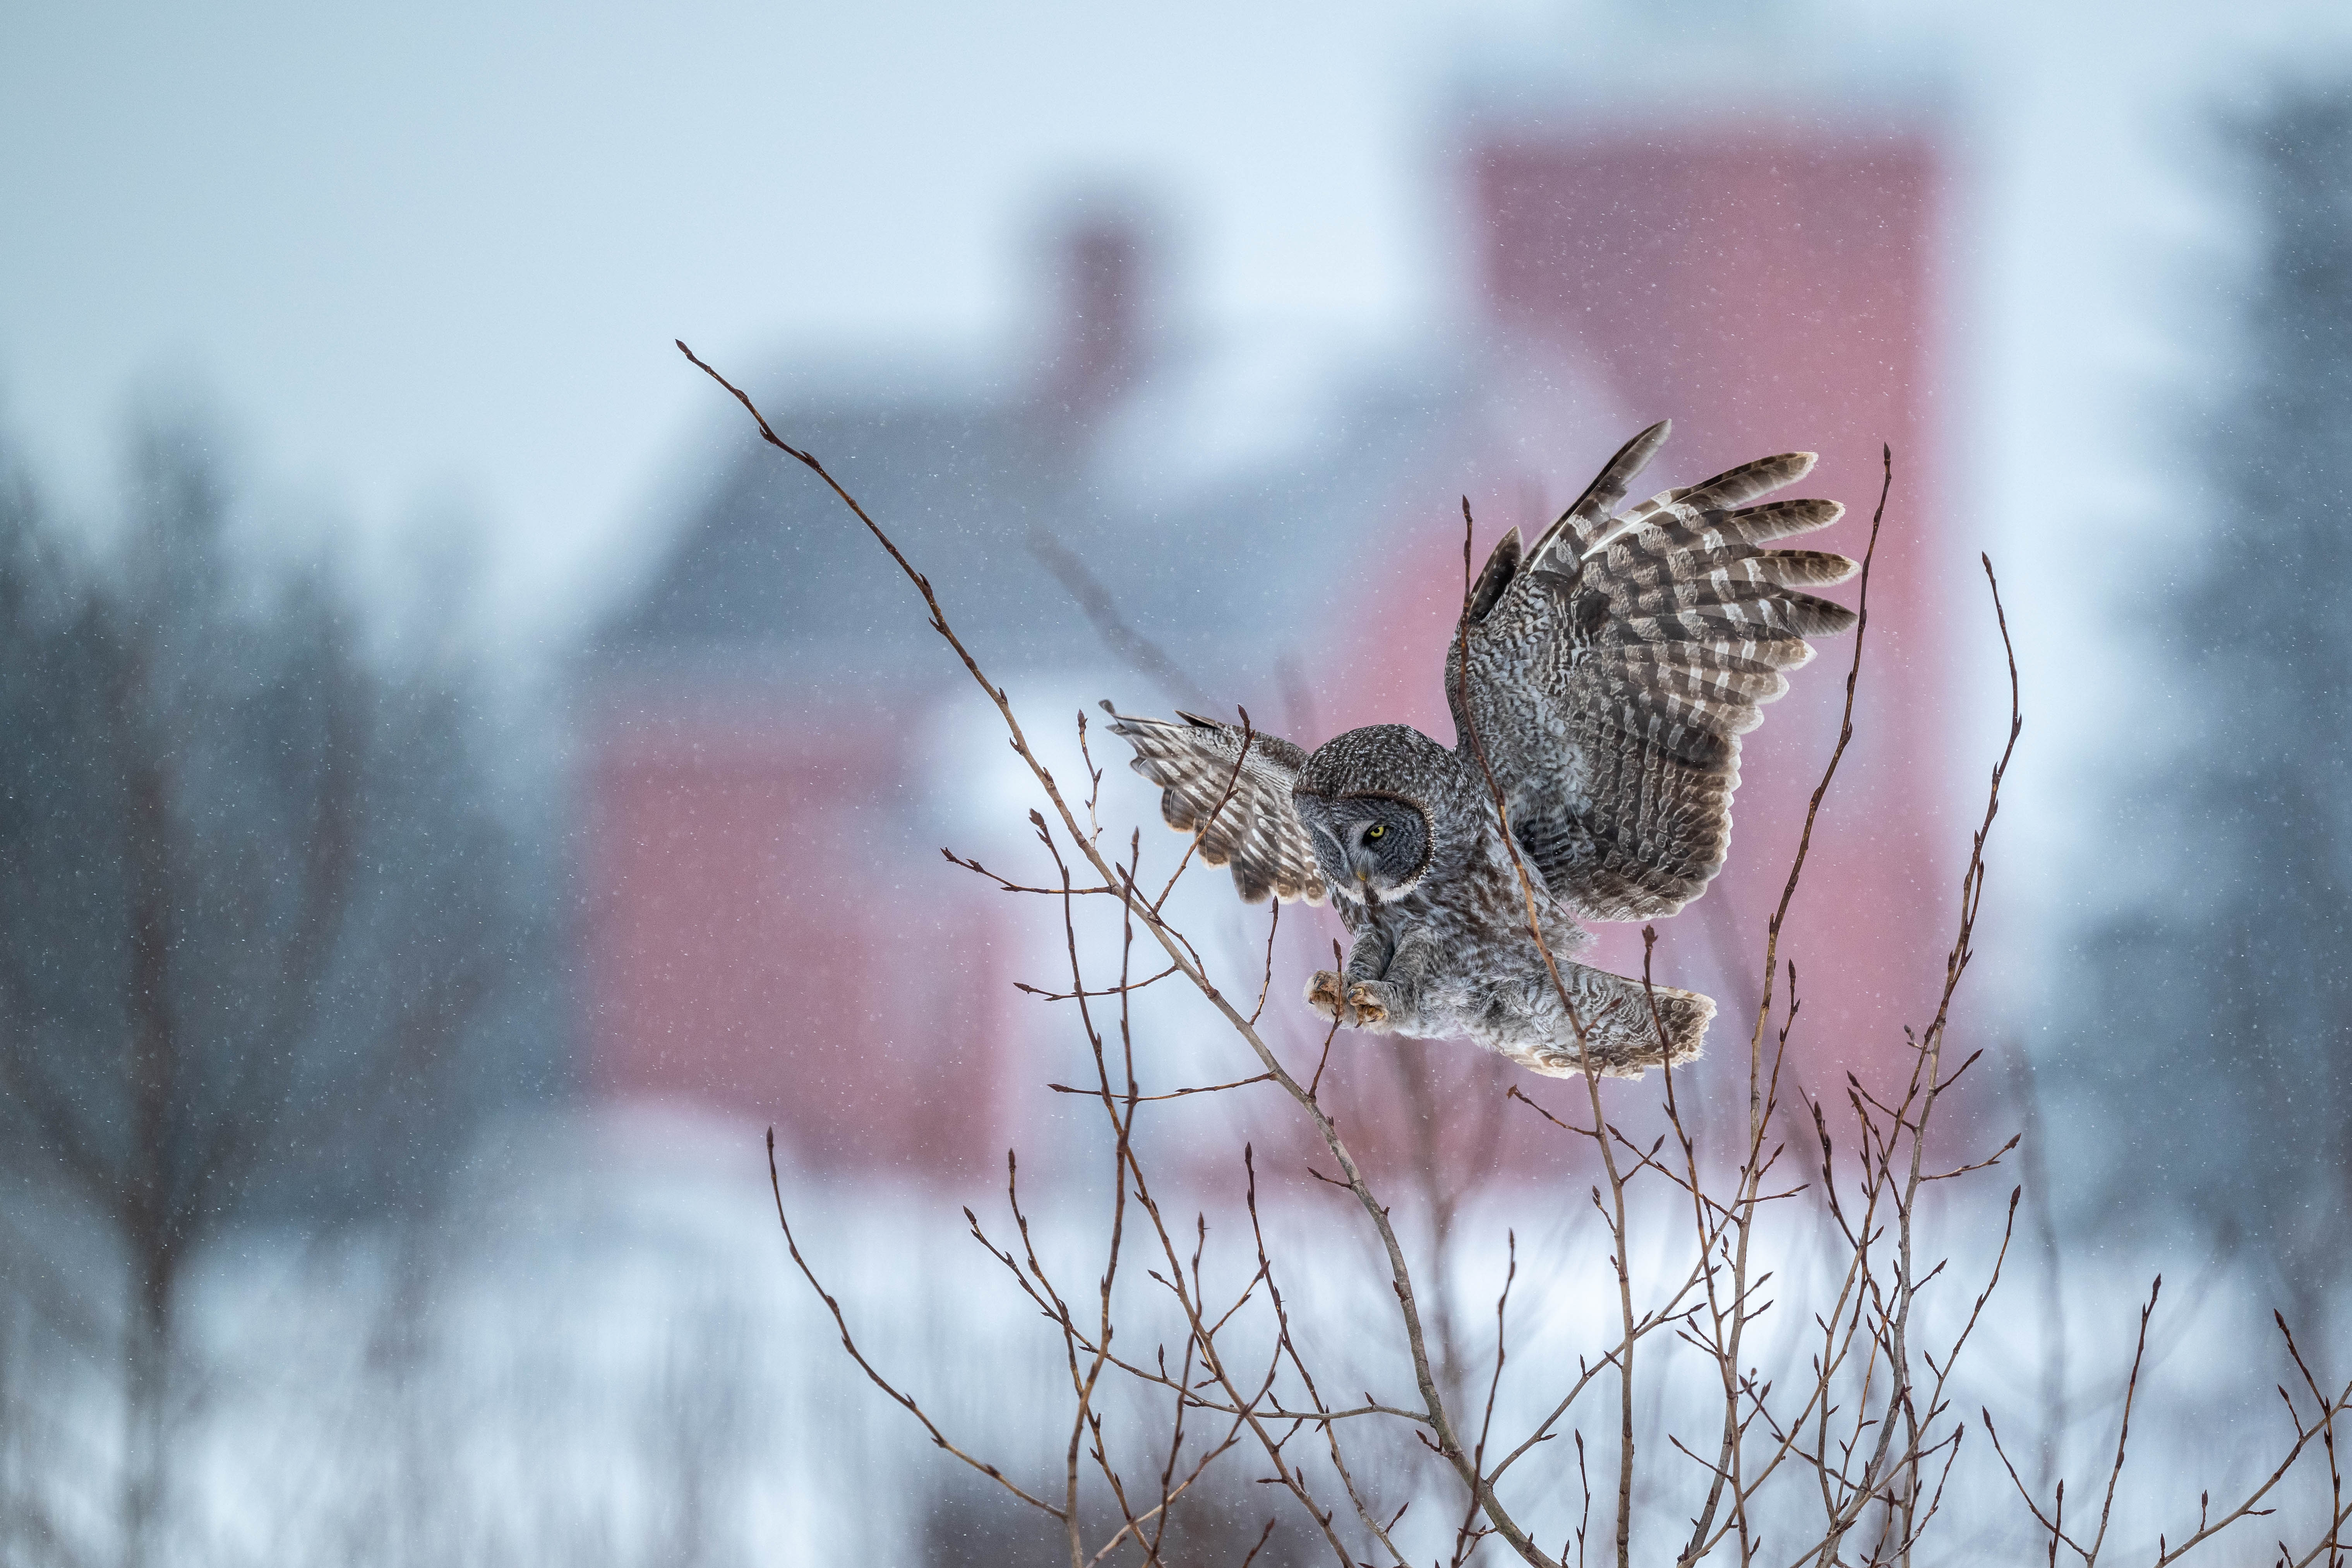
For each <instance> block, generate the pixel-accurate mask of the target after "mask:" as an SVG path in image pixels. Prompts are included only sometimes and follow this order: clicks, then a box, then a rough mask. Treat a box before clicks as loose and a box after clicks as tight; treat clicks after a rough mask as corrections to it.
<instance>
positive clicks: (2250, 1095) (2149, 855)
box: [2067, 89, 2352, 1333]
mask: <svg viewBox="0 0 2352 1568" xmlns="http://www.w3.org/2000/svg"><path fill="white" fill-rule="evenodd" d="M2232 151H2233V153H2235V154H2236V157H2235V160H2234V164H2233V167H2234V169H2235V171H2236V172H2237V173H2238V174H2240V175H2241V176H2242V179H2241V182H2240V183H2239V184H2238V191H2239V193H2240V194H2242V195H2243V196H2244V197H2245V198H2246V199H2247V203H2248V206H2249V207H2250V209H2251V210H2250V211H2249V212H2248V214H2247V216H2248V218H2249V219H2250V223H2251V227H2252V233H2253V235H2254V236H2255V247H2256V248H2255V250H2254V252H2253V257H2252V273H2251V276H2250V277H2249V278H2248V279H2247V284H2246V286H2245V287H2244V288H2243V289H2242V290H2240V292H2239V299H2240V300H2241V301H2242V310H2243V318H2242V326H2241V336H2240V337H2239V339H2238V342H2237V345H2236V348H2237V354H2238V356H2239V361H2238V363H2237V364H2236V365H2235V366H2234V367H2232V368H2231V372H2230V373H2228V374H2226V375H2225V378H2224V384H2225V385H2226V386H2227V387H2228V389H2229V390H2228V391H2227V394H2226V395H2225V397H2224V399H2223V401H2222V403H2221V406H2220V417H2219V419H2218V420H2217V422H2216V423H2215V425H2214V426H2213V428H2212V430H2211V433H2210V438H2209V445H2208V447H2207V461H2206V472H2207V476H2208V479H2209V480H2210V493H2211V495H2212V497H2213V499H2214V500H2215V501H2217V502H2218V503H2219V514H2218V515H2217V516H2213V517H2211V518H2210V520H2209V521H2207V522H2206V523H2205V524H2204V525H2203V526H2201V527H2200V533H2201V534H2203V535H2204V536H2205V539H2206V542H2207V544H2208V548H2209V552H2208V553H2205V554H2204V555H2203V557H2202V559H2201V560H2199V559H2192V560H2190V561H2189V562H2187V563H2184V567H2185V581H2183V580H2182V579H2180V578H2174V577H2172V575H2171V574H2170V573H2169V572H2168V570H2167V566H2166V563H2163V562H2161V561H2159V562H2158V563H2157V572H2158V580H2157V581H2156V582H2153V583H2150V584H2143V585H2142V588H2141V592H2142V593H2144V594H2160V595H2162V597H2161V599H2160V600H2156V601H2153V602H2147V603H2144V604H2143V605H2141V606H2140V607H2141V608H2142V610H2143V611H2144V613H2145V615H2146V616H2147V623H2148V624H2153V625H2156V626H2163V627H2166V628H2167V629H2168V635H2169V636H2170V637H2172V638H2174V639H2175V642H2174V646H2173V647H2172V648H2171V650H2170V657H2169V658H2168V659H2167V660H2166V662H2167V663H2168V664H2169V665H2171V666H2172V667H2173V668H2174V669H2175V670H2177V671H2178V672H2179V680H2178V681H2177V682H2176V683H2151V687H2150V689H2149V691H2148V692H2147V694H2146V697H2147V700H2151V701H2154V700H2159V699H2160V700H2163V701H2165V702H2166V703H2167V705H2168V706H2171V705H2173V704H2176V703H2177V704H2178V705H2179V710H2180V711H2181V712H2182V713H2183V714H2184V715H2185V721H2184V725H2183V728H2182V730H2181V731H2180V732H2179V734H2178V735H2177V736H2176V737H2175V740H2176V741H2177V742H2178V744H2177V746H2176V747H2175V748H2173V749H2172V750H2171V751H2170V752H2169V753H2168V757H2167V761H2166V763H2165V765H2164V766H2163V768H2162V769H2161V770H2160V771H2159V772H2158V775H2157V777H2156V778H2155V779H2154V780H2153V781H2151V782H2150V783H2149V784H2147V786H2146V787H2145V788H2144V789H2143V790H2142V791H2141V793H2140V794H2139V795H2138V796H2137V798H2136V799H2135V800H2134V801H2132V802H2131V803H2130V805H2131V809H2130V810H2129V811H2127V812H2126V816H2125V820H2124V823H2123V825H2122V826H2123V827H2124V829H2125V831H2126V833H2127V834H2128V836H2129V837H2128V847H2121V846H2110V847H2111V848H2115V849H2117V850H2118V851H2119V852H2117V853H2115V854H2114V855H2113V856H2112V858H2111V859H2110V860H2109V864H2111V865H2117V866H2127V867H2147V866H2155V867H2158V868H2161V876H2160V879H2159V880H2158V882H2157V884H2156V886H2157V888H2158V889H2159V890H2158V893H2157V894H2156V896H2155V897H2154V899H2153V900H2151V901H2150V903H2149V904H2148V905H2147V907H2146V908H2145V909H2143V910H2139V911H2137V912H2136V913H2134V914H2132V915H2131V916H2130V917H2129V918H2127V919H2126V920H2123V921H2116V922H2114V923H2111V924H2109V925H2108V926H2106V927H2105V929H2104V930H2103V931H2100V932H2098V933H2097V934H2096V936H2095V939H2094V941H2093V942H2092V943H2091V945H2090V949H2089V956H2090V958H2091V960H2092V966H2093V969H2094V972H2095V985H2094V986H2093V987H2091V988H2090V991H2089V993H2088V994H2089V995H2090V996H2092V997H2093V998H2094V999H2095V1004H2096V1011H2095V1022H2094V1023H2093V1024H2092V1026H2090V1027H2089V1028H2087V1029H2086V1030H2085V1031H2084V1046H2085V1047H2089V1048H2085V1049H2082V1050H2079V1051H2077V1052H2076V1053H2075V1054H2074V1059H2072V1060H2070V1061H2069V1063H2068V1064H2067V1065H2068V1069H2069V1076H2070V1077H2073V1076H2078V1077H2079V1078H2080V1079H2082V1080H2083V1081H2084V1087H2085V1088H2087V1089H2090V1090H2091V1091H2092V1092H2093V1094H2094V1095H2095V1099H2096V1100H2098V1101H2099V1102H2100V1103H2102V1104H2103V1105H2104V1106H2105V1107H2106V1108H2107V1111H2108V1113H2112V1112H2113V1111H2114V1110H2118V1109H2119V1110H2123V1111H2124V1112H2125V1114H2124V1115H2123V1116H2121V1117H2120V1118H2117V1119H2116V1122H2115V1124H2116V1125H2117V1126H2118V1127H2119V1128H2121V1129H2123V1130H2124V1131H2123V1132H2122V1134H2121V1135H2122V1136H2123V1137H2125V1138H2126V1139H2128V1140H2130V1141H2132V1143H2133V1147H2132V1149H2131V1151H2130V1153H2129V1157H2128V1158H2127V1159H2126V1161H2125V1162H2124V1163H2123V1167H2122V1168H2123V1171H2124V1173H2125V1174H2126V1184H2125V1190H2128V1191H2129V1192H2130V1193H2131V1194H2133V1196H2134V1200H2135V1201H2136V1202H2138V1201H2144V1199H2145V1197H2146V1196H2147V1194H2149V1193H2150V1192H2151V1191H2169V1192H2170V1193H2172V1194H2176V1195H2179V1196H2180V1197H2181V1198H2183V1199H2184V1200H2185V1201H2186V1203H2187V1204H2188V1205H2189V1206H2190V1207H2191V1208H2192V1209H2193V1210H2194V1212H2196V1213H2197V1214H2198V1215H2200V1216H2201V1217H2202V1218H2203V1219H2204V1220H2205V1221H2206V1222H2208V1224H2209V1225H2210V1226H2212V1227H2213V1228H2214V1229H2215V1230H2217V1231H2218V1232H2219V1233H2221V1235H2223V1236H2225V1237H2226V1236H2230V1235H2236V1236H2238V1237H2241V1238H2242V1239H2244V1240H2245V1241H2247V1242H2249V1243H2251V1244H2255V1245H2256V1246H2257V1247H2258V1250H2259V1252H2260V1253H2261V1254H2262V1255H2263V1256H2266V1257H2268V1258H2272V1259H2273V1260H2274V1261H2275V1262H2276V1264H2277V1266H2278V1268H2279V1270H2280V1273H2281V1276H2282V1279H2281V1283H2282V1284H2283V1285H2284V1287H2285V1288H2286V1289H2287V1292H2288V1294H2289V1296H2290V1298H2291V1299H2292V1300H2294V1301H2295V1302H2296V1303H2297V1307H2298V1309H2299V1310H2297V1311H2296V1314H2295V1315H2296V1316H2297V1317H2298V1318H2299V1322H2298V1328H2305V1327H2307V1328H2308V1329H2309V1330H2310V1331H2312V1332H2315V1333H2316V1332H2319V1331H2322V1330H2323V1329H2324V1326H2325V1321H2326V1314H2325V1313H2324V1312H2323V1311H2322V1310H2319V1308H2320V1306H2321V1304H2322V1302H2323V1301H2324V1300H2326V1296H2327V1294H2328V1293H2329V1292H2330V1291H2331V1289H2333V1287H2334V1286H2335V1285H2336V1283H2337V1282H2339V1281H2340V1279H2341V1278H2342V1276H2343V1274H2344V1272H2345V1270H2346V1268H2347V1263H2352V1219H2347V1215H2352V963H2347V961H2346V952H2347V942H2352V773H2347V746H2352V680H2347V678H2346V665H2345V659H2346V650H2347V647H2352V501H2347V494H2352V492H2347V485H2346V476H2347V474H2352V92H2347V91H2346V90H2344V89H2336V90H2334V91H2330V92H2326V93H2324V94H2315V95H2306V96H2299V97H2287V98H2284V99H2282V100H2279V101H2278V102H2277V103H2275V104H2274V105H2273V107H2272V108H2270V109H2269V110H2267V111H2266V112H2264V113H2263V115H2261V116H2260V117H2259V118H2257V119H2255V120H2253V121H2248V122H2246V123H2245V124H2244V125H2243V126H2242V128H2241V130H2240V133H2239V135H2238V137H2237V138H2236V142H2235V145H2234V147H2233V148H2232ZM2151 728H2152V729H2153V728H2157V726H2153V725H2152V726H2151Z"/></svg>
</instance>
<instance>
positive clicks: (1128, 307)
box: [1040, 211, 1148, 424]
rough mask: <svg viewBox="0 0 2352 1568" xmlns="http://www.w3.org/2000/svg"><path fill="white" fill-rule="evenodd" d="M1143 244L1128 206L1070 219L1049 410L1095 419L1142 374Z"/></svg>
mask: <svg viewBox="0 0 2352 1568" xmlns="http://www.w3.org/2000/svg"><path fill="white" fill-rule="evenodd" d="M1143 247H1144V242H1143V232H1142V225H1141V224H1140V223H1139V222H1138V221H1137V220H1136V219H1135V217H1134V216H1131V215H1129V214H1125V213H1112V214H1105V213H1101V212H1087V211H1080V212H1079V213H1077V214H1076V215H1074V216H1073V218H1072V219H1071V220H1070V221H1069V222H1067V223H1066V224H1065V226H1063V228H1062V230H1061V233H1060V235H1059V237H1058V238H1057V240H1056V243H1055V258H1054V270H1055V278H1054V284H1055V314H1054V321H1053V324H1052V327H1051V333H1052V336H1051V339H1050V341H1049V344H1048V349H1047V354H1048V357H1047V360H1046V363H1045V374H1044V377H1043V386H1042V387H1041V389H1040V390H1041V393H1042V395H1043V401H1044V402H1045V412H1046V413H1047V414H1048V415H1049V416H1053V417H1057V418H1063V419H1067V420H1071V421H1073V422H1075V423H1078V424H1088V423H1091V422H1092V421H1093V420H1094V419H1095V418H1096V417H1097V416H1099V415H1100V414H1101V413H1102V412H1103V411H1104V410H1105V409H1106V408H1107V407H1108V406H1109V405H1111V404H1112V403H1114V402H1116V401H1117V400H1118V397H1119V395H1121V394H1123V393H1125V392H1126V391H1128V390H1129V388H1130V387H1132V386H1133V385H1134V384H1136V382H1137V381H1138V380H1139V379H1140V377H1141V374H1142V372H1143V361H1144V343H1143V340H1144V331H1145V304H1146V301H1145V298H1144V291H1145V289H1146V288H1147V287H1148V280H1147V279H1146V278H1145V276H1144V273H1145V265H1146V264H1145V258H1144V255H1143Z"/></svg>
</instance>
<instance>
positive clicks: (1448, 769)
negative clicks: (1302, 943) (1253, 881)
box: [1290, 724, 1477, 905]
mask: <svg viewBox="0 0 2352 1568" xmlns="http://www.w3.org/2000/svg"><path fill="white" fill-rule="evenodd" d="M1459 773H1460V763H1457V762H1456V761H1455V760H1454V755H1453V753H1452V752H1448V751H1447V750H1445V748H1444V747H1443V746H1440V745H1439V744H1438V743H1437V742H1434V741H1433V740H1431V739H1430V738H1429V737H1428V736H1426V735H1424V734H1423V733H1422V732H1421V731H1418V730H1414V729H1412V728H1410V727H1408V726H1406V725H1403V724H1374V725H1370V726H1369V727H1367V728H1365V729H1361V730H1350V731H1348V732H1347V733H1346V734H1344V735H1339V736H1336V737H1334V738H1333V739H1331V740H1329V741H1327V742H1324V743H1323V744H1322V745H1320V746H1318V747H1317V748H1316V749H1315V751H1314V752H1313V754H1311V755H1310V756H1308V757H1307V762H1306V764H1305V765H1304V766H1302V767H1301V768H1300V769H1299V771H1298V780H1297V784H1294V785H1293V786H1292V789H1291V795H1290V802H1291V805H1292V807H1293V809H1295V810H1296V811H1297V813H1298V819H1299V821H1300V822H1302V823H1304V824H1305V825H1306V826H1307V837H1309V838H1311V839H1312V840H1313V841H1314V844H1315V859H1316V863H1317V864H1318V866H1320V867H1321V868H1322V871H1323V880H1324V881H1325V882H1327V883H1328V884H1329V885H1330V887H1331V889H1332V890H1333V891H1334V892H1336V893H1337V894H1339V897H1341V898H1343V899H1349V900H1354V901H1355V902H1357V903H1364V904H1373V905H1378V904H1382V903H1386V902H1389V901H1391V900H1395V899H1401V898H1403V897H1404V896H1405V895H1406V894H1407V893H1410V892H1412V890H1413V889H1414V887H1416V886H1417V885H1418V884H1419V883H1420V882H1421V880H1422V879H1423V878H1424V877H1426V876H1428V875H1430V874H1431V872H1432V871H1433V869H1436V870H1439V871H1441V872H1442V871H1443V869H1444V868H1445V867H1446V866H1450V865H1452V864H1453V863H1454V860H1455V859H1456V858H1458V857H1459V856H1460V854H1461V852H1462V846H1461V845H1460V844H1459V843H1456V842H1454V839H1453V838H1449V837H1447V836H1446V828H1447V826H1448V825H1449V824H1453V823H1455V822H1457V820H1458V821H1469V822H1475V821H1476V820H1477V819H1476V817H1475V814H1472V813H1467V812H1463V811H1460V810H1457V809H1455V808H1454V807H1455V798H1454V797H1455V796H1456V795H1458V794H1459V793H1460V781H1459V779H1458V776H1457V775H1458V774H1459ZM1433 814H1434V815H1433ZM1455 837H1459V835H1458V834H1457V835H1456V836H1455Z"/></svg>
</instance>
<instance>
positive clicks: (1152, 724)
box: [1102, 702, 1324, 904]
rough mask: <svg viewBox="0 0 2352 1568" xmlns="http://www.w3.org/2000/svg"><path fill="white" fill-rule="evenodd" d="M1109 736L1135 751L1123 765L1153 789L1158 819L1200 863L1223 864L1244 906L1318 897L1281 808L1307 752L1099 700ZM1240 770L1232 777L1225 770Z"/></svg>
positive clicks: (1315, 876)
mask: <svg viewBox="0 0 2352 1568" xmlns="http://www.w3.org/2000/svg"><path fill="white" fill-rule="evenodd" d="M1102 708H1103V711H1104V712H1106V713H1109V714H1110V718H1111V724H1110V728H1111V733H1113V734H1115V735H1119V736H1122V737H1124V738H1125V739H1126V740H1127V741H1128V742H1129V744H1131V745H1133V746H1134V748H1135V760H1134V762H1132V763H1129V766H1131V767H1132V768H1134V769H1135V771H1136V772H1137V773H1141V774H1142V775H1143V776H1144V777H1145V778H1148V779H1150V781H1151V782H1152V783H1153V784H1158V785H1160V816H1164V817H1166V818H1167V819H1168V826H1171V827H1173V828H1175V829H1177V830H1178V831H1180V832H1183V833H1191V834H1193V835H1195V836H1197V837H1199V839H1200V841H1201V848H1200V855H1201V858H1202V860H1203V861H1205V862H1206V863H1208V864H1209V865H1212V866H1224V865H1231V866H1232V867H1233V871H1234V888H1235V889H1237V890H1238V891H1239V892H1240V893H1241V896H1242V901H1243V902H1244V903H1250V904H1255V903H1257V902H1258V901H1260V900H1263V899H1265V897H1266V895H1267V894H1268V893H1271V894H1273V895H1274V897H1275V898H1276V899H1278V900H1281V901H1282V902H1284V903H1289V902H1292V901H1294V900H1298V899H1304V900H1307V902H1308V903H1310V904H1319V903H1321V902H1322V901H1323V898H1324V888H1323V873H1322V872H1321V871H1320V870H1319V869H1318V868H1317V867H1316V863H1315V846H1314V844H1313V843H1312V842H1311V841H1310V840H1309V839H1308V838H1307V826H1306V825H1305V824H1304V823H1302V822H1300V821H1299V820H1298V814H1297V811H1296V810H1294V809H1293V808H1292V806H1291V804H1290V786H1291V784H1292V783H1293V782H1294V781H1295V780H1296V779H1297V777H1298V770H1299V768H1300V767H1301V766H1302V765H1303V764H1304V763H1306V761H1307V753H1306V752H1302V751H1300V750H1299V749H1298V748H1297V746H1295V745H1293V744H1291V743H1290V742H1288V741H1286V740H1283V739H1282V738H1281V737H1279V736H1276V735H1267V734H1262V733H1258V732H1256V731H1251V732H1250V733H1249V735H1248V737H1247V740H1248V752H1247V754H1246V755H1244V752H1243V740H1244V734H1243V731H1242V730H1241V729H1240V728H1239V727H1238V726H1236V725H1233V724H1221V723H1219V722H1217V721H1215V720H1213V719H1202V718H1197V717H1195V716H1194V715H1192V714H1190V713H1180V714H1179V715H1178V718H1179V720H1181V722H1176V723H1171V722H1170V721H1167V720H1165V719H1131V718H1129V717H1127V716H1126V715H1124V714H1121V713H1118V712H1116V711H1114V710H1112V708H1111V705H1110V704H1109V703H1108V702H1106V703H1104V704H1103V705H1102ZM1235 763H1239V764H1240V766H1239V769H1238V771H1237V770H1236V768H1235V766H1234V764H1235Z"/></svg>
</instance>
